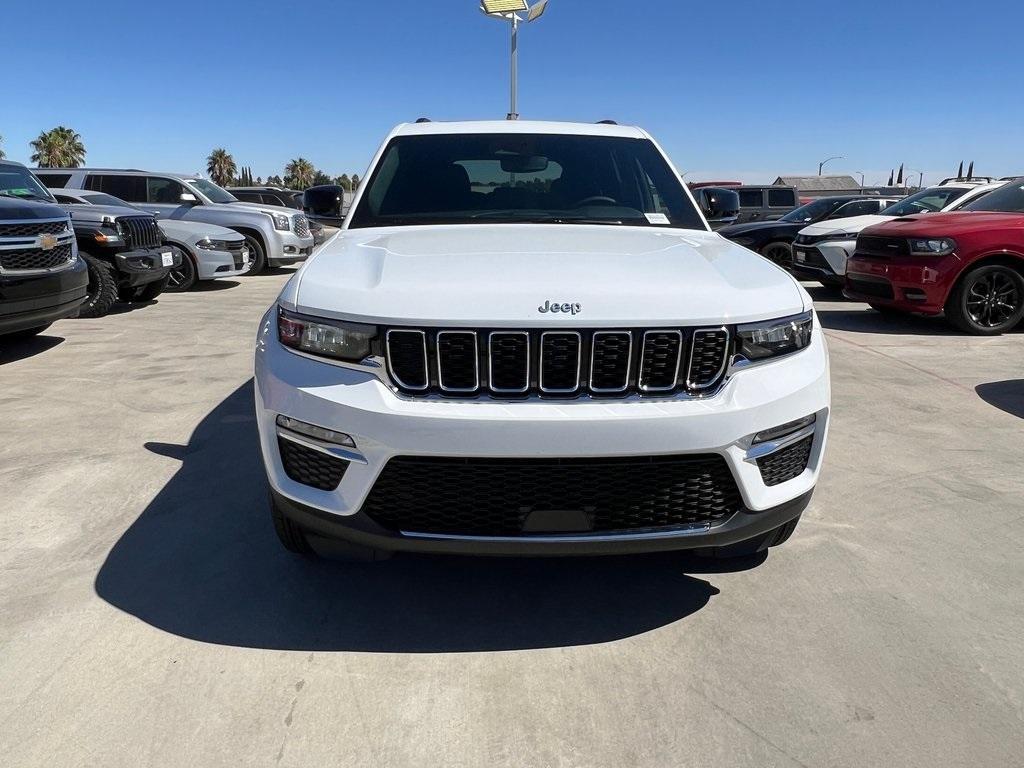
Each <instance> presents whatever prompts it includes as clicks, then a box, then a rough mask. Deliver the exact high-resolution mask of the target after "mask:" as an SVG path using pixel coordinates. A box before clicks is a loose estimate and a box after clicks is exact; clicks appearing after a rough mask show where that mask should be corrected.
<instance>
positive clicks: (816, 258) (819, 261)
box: [793, 248, 831, 271]
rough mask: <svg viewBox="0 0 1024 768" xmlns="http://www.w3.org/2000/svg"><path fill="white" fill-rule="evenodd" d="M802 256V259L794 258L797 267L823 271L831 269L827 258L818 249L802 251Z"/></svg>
mask: <svg viewBox="0 0 1024 768" xmlns="http://www.w3.org/2000/svg"><path fill="white" fill-rule="evenodd" d="M800 255H801V256H803V258H802V259H800V258H797V257H794V260H793V264H794V266H796V267H821V268H823V269H829V270H830V271H831V267H830V266H829V263H828V262H827V261H825V257H824V256H822V255H821V251H819V250H818V249H817V248H807V249H801V250H800Z"/></svg>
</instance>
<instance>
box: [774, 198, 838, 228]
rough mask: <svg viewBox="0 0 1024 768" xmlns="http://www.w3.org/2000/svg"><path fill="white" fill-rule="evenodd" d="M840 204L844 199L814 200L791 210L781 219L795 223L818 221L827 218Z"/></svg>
mask: <svg viewBox="0 0 1024 768" xmlns="http://www.w3.org/2000/svg"><path fill="white" fill-rule="evenodd" d="M839 205H842V201H839V202H837V201H835V200H828V199H826V198H822V199H821V200H812V201H811V202H809V203H807V205H801V206H800V207H799V208H796V209H794V210H792V211H790V212H789V213H787V214H786V215H785V216H783V217H782V218H781V219H779V221H788V222H790V223H793V224H806V223H808V222H811V221H818V220H819V219H823V218H825V217H826V216H827V215H828V214H829V213H830V212H831V211H832V210H834V209H835V208H836V206H839Z"/></svg>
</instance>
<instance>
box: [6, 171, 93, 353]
mask: <svg viewBox="0 0 1024 768" xmlns="http://www.w3.org/2000/svg"><path fill="white" fill-rule="evenodd" d="M88 283H89V275H88V272H87V269H86V265H85V262H84V261H83V260H82V259H80V258H79V257H78V246H77V244H76V242H75V232H74V230H73V229H72V226H71V220H70V219H69V218H68V215H67V213H65V212H64V210H63V209H61V208H60V207H59V206H57V205H55V204H54V203H53V198H51V197H50V194H49V193H48V192H47V191H46V189H45V188H44V187H43V185H42V184H41V183H40V182H39V181H37V180H36V178H35V177H34V176H33V175H32V173H31V172H30V171H29V170H28V169H27V168H25V166H23V165H21V164H20V163H13V162H9V161H0V339H2V340H3V341H6V340H9V339H11V338H19V337H20V338H25V337H29V336H34V335H36V334H37V333H41V332H42V331H45V330H46V329H47V328H48V327H49V326H50V324H51V323H53V322H54V321H56V320H60V319H61V318H64V317H69V316H71V315H74V314H76V313H77V312H78V309H79V306H80V305H81V304H82V302H83V301H84V300H85V297H86V290H87V287H88Z"/></svg>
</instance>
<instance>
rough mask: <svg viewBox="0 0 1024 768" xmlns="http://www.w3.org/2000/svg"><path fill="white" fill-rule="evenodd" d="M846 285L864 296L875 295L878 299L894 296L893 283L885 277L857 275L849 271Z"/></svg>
mask: <svg viewBox="0 0 1024 768" xmlns="http://www.w3.org/2000/svg"><path fill="white" fill-rule="evenodd" d="M846 285H847V287H848V288H849V289H850V290H851V291H852V292H853V293H859V294H862V295H864V296H873V297H875V298H878V299H892V298H894V295H893V292H892V283H890V282H889V281H888V280H886V279H885V278H884V277H875V278H869V277H855V276H854V275H851V274H850V273H847V274H846Z"/></svg>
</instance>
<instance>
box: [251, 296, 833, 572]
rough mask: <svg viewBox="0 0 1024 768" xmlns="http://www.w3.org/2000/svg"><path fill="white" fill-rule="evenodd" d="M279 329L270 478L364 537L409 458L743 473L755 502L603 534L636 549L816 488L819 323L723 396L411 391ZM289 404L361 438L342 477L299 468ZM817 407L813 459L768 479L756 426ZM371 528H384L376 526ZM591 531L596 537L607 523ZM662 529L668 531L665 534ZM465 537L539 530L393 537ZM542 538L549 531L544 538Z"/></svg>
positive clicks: (448, 547) (264, 422) (822, 431)
mask: <svg viewBox="0 0 1024 768" xmlns="http://www.w3.org/2000/svg"><path fill="white" fill-rule="evenodd" d="M274 328H275V325H274V322H273V311H271V312H268V314H267V315H266V316H265V317H264V320H263V323H262V325H261V330H260V335H259V338H258V341H257V350H256V415H257V424H258V427H259V433H260V444H261V449H262V453H263V458H264V463H265V465H266V470H267V476H268V479H269V482H270V486H271V489H272V491H273V492H274V493H275V494H277V495H278V496H279V497H281V498H283V499H285V500H288V501H289V502H290V503H292V504H293V505H298V506H297V507H296V508H297V509H299V510H300V513H301V512H302V510H306V509H308V510H312V512H311V513H310V514H311V515H313V516H314V517H317V518H318V519H320V520H321V521H326V523H325V525H326V526H327V527H329V526H343V527H347V528H350V529H352V531H355V532H356V533H355V534H353V535H355V536H357V537H358V536H359V535H360V534H359V531H362V532H363V533H364V534H365V533H367V530H366V527H365V523H366V522H368V521H367V520H366V519H365V516H362V515H360V509H361V507H362V505H363V502H364V500H365V499H366V497H367V494H368V493H369V492H370V489H371V488H372V487H373V485H374V483H375V481H376V479H377V477H378V475H379V474H380V472H381V471H382V469H383V468H384V466H385V465H386V464H387V462H388V461H389V460H390V459H392V458H394V457H397V456H442V457H491V458H498V457H508V458H559V457H575V458H584V457H629V456H669V455H679V454H717V455H719V456H721V457H723V459H724V460H725V462H726V463H727V465H728V467H729V470H730V471H731V473H732V476H733V478H734V480H735V481H736V485H737V488H738V491H739V493H740V496H741V498H742V506H743V510H741V511H737V512H736V513H735V514H733V515H732V517H730V518H728V519H726V520H723V521H720V522H719V523H717V524H715V525H714V526H712V527H710V528H709V527H700V528H695V529H692V530H685V531H680V530H673V531H671V532H659V533H660V534H661V535H660V536H656V537H651V536H649V535H645V534H639V533H630V532H627V533H616V534H607V535H602V536H601V538H602V540H601V541H600V546H601V547H602V548H615V547H616V546H619V547H622V548H623V549H625V550H628V549H629V547H632V546H640V545H637V544H635V543H634V544H631V543H630V542H635V541H647V545H648V546H655V547H656V548H663V549H679V548H689V547H705V546H716V545H719V544H724V543H728V540H732V541H739V540H742V539H745V538H751V537H753V536H756V535H757V534H758V533H760V532H762V530H761V529H762V527H763V525H765V524H767V523H765V521H767V520H771V521H774V520H775V519H776V517H785V515H787V514H789V512H791V511H792V510H793V509H794V508H795V507H790V506H787V505H790V504H791V503H793V502H794V500H796V499H799V498H801V497H804V496H805V495H807V494H809V492H810V491H812V490H813V488H814V486H815V483H816V482H817V478H818V473H819V470H820V466H821V459H822V455H823V453H824V449H825V442H826V437H827V429H828V416H829V402H830V389H829V370H828V354H827V351H826V349H825V343H824V338H823V336H822V333H821V330H820V328H816V329H815V331H814V335H813V341H812V344H811V345H810V346H809V347H808V348H807V349H805V350H803V351H802V352H799V353H797V354H794V355H792V356H790V357H788V358H785V359H782V360H778V361H774V362H772V363H768V364H764V365H759V366H753V367H750V368H747V369H743V370H737V371H735V372H734V373H733V375H732V376H731V378H730V379H729V381H728V382H727V383H726V384H725V386H724V387H723V388H722V390H721V391H719V392H718V393H717V394H716V395H714V396H713V397H708V398H704V399H700V398H665V399H641V398H639V397H637V396H632V397H628V398H623V399H614V400H612V399H580V400H575V401H564V400H562V401H553V400H542V399H531V400H527V401H520V402H504V401H501V400H491V399H481V400H469V401H466V400H445V399H440V398H435V399H429V398H428V399H419V398H410V397H404V396H401V395H398V394H396V393H395V392H394V391H393V390H392V389H390V388H389V387H388V386H387V385H386V384H385V383H383V382H382V381H381V380H380V379H379V378H377V377H376V376H374V375H373V374H372V373H368V372H365V371H362V370H356V369H352V368H344V367H339V366H335V365H331V364H328V363H323V362H320V361H317V360H315V359H310V358H308V357H305V356H302V355H298V354H294V353H293V352H291V351H289V350H287V349H285V348H284V347H282V346H281V345H280V344H279V343H278V341H277V338H276V331H275V330H274ZM278 414H283V415H286V416H289V417H291V418H294V419H298V420H300V421H304V422H307V423H310V424H315V425H318V426H322V427H326V428H329V429H334V430H337V431H341V432H345V433H347V434H349V435H351V436H352V437H353V438H354V440H355V443H356V446H357V447H356V449H355V450H354V451H351V452H350V455H349V458H350V460H351V463H350V465H349V466H348V469H347V471H346V472H345V474H344V477H343V479H342V481H341V483H340V484H339V485H338V487H337V488H336V489H334V490H330V491H324V490H318V489H316V488H313V487H310V486H308V485H305V484H302V483H299V482H296V481H295V480H292V479H291V478H290V477H289V476H288V475H287V473H286V472H285V470H284V466H283V463H282V459H281V455H280V449H279V447H278V427H277V425H276V417H277V415H278ZM810 414H816V415H817V421H816V423H815V425H814V428H813V436H814V439H813V443H812V448H811V452H810V458H809V460H808V463H807V467H806V469H804V470H803V472H802V473H801V474H799V475H798V476H796V477H794V478H793V479H791V480H787V481H785V482H782V483H780V484H778V485H772V486H769V485H766V484H765V483H764V481H763V480H762V477H761V473H760V470H759V468H758V465H757V463H756V461H754V459H753V458H752V457H751V456H748V452H749V451H750V449H751V437H752V436H753V434H754V433H755V432H758V431H760V430H765V429H770V428H772V427H776V426H778V425H780V424H784V423H787V422H790V421H794V420H797V419H800V418H802V417H805V416H808V415H810ZM467 492H471V489H467ZM783 509H785V510H789V512H784V511H781V510H783ZM776 512H777V515H776ZM762 513H764V514H762ZM768 513H771V514H768ZM795 514H799V511H797V512H795V513H793V516H795ZM303 519H305V517H303ZM783 522H785V520H783ZM779 524H781V523H779ZM771 527H776V526H774V525H773V526H771ZM323 528H324V526H318V527H317V529H318V530H321V529H323ZM766 530H767V529H766ZM369 533H370V534H374V535H379V534H380V532H379V531H374V530H372V529H371V530H370V531H369ZM413 533H415V532H413ZM586 536H587V540H588V541H590V542H591V543H595V541H596V539H595V535H594V534H586ZM546 538H547V539H548V540H549V541H548V545H550V546H551V547H554V548H556V549H557V548H558V546H560V545H562V544H564V545H565V546H567V547H569V548H570V549H571V548H573V547H575V546H576V545H577V544H579V543H580V542H578V541H577V539H579V536H573V535H569V536H564V535H557V536H547V537H546ZM408 539H415V540H416V544H415V545H412V544H409V543H408V541H407V540H408ZM481 539H486V540H485V541H481ZM554 539H557V540H558V541H553V540H554ZM655 540H656V541H657V542H658V543H657V544H652V543H651V542H652V541H655ZM460 541H461V542H463V544H464V545H465V546H467V547H470V548H473V549H474V551H480V549H479V548H480V547H481V546H484V548H487V547H489V546H491V545H494V547H497V548H498V549H500V550H501V551H502V552H505V551H506V550H515V551H525V549H522V550H521V549H520V548H525V547H526V546H527V544H528V541H527V539H526V537H514V538H512V539H510V540H503V541H502V542H500V546H499V542H497V541H495V540H494V539H491V538H488V537H471V536H454V537H452V536H447V537H444V538H443V539H439V538H437V537H436V536H427V537H423V536H410V535H401V536H399V538H398V539H395V538H394V536H392V537H391V544H390V545H389V546H390V548H392V549H400V548H415V549H432V550H435V551H454V549H453V548H456V549H457V548H458V547H459V544H458V542H460ZM488 541H490V544H488ZM530 541H533V542H534V543H537V540H536V539H535V538H531V539H530ZM403 542H405V543H403ZM383 545H384V544H382V543H380V542H378V543H377V544H375V546H383ZM574 551H575V550H574Z"/></svg>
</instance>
